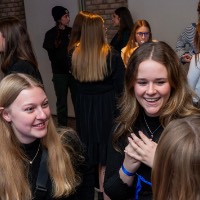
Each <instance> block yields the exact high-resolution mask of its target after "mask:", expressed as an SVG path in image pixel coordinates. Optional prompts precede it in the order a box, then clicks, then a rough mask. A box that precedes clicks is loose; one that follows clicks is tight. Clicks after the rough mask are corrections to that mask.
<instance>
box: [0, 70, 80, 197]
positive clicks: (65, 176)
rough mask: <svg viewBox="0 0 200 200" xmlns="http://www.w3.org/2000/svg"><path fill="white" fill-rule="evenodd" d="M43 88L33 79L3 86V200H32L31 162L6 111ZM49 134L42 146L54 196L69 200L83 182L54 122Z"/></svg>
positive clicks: (10, 80) (17, 78)
mask: <svg viewBox="0 0 200 200" xmlns="http://www.w3.org/2000/svg"><path fill="white" fill-rule="evenodd" d="M32 87H40V88H42V89H43V90H44V88H43V85H41V84H40V83H38V82H37V81H36V80H34V79H33V78H32V77H30V76H29V75H25V74H11V75H8V76H7V77H5V78H4V79H3V80H2V81H1V83H0V107H1V113H0V114H1V115H0V129H1V137H0V151H1V156H0V169H1V170H0V176H1V178H0V198H1V199H5V200H29V199H31V198H32V194H31V189H30V185H29V183H28V171H29V168H28V161H27V158H26V157H25V153H24V152H23V151H22V148H21V147H20V145H21V144H20V142H19V140H18V139H17V137H16V136H15V134H14V132H13V129H12V127H11V124H10V123H9V122H7V121H6V120H4V118H3V116H2V112H3V109H5V108H7V107H9V106H10V105H11V104H12V103H13V102H14V101H15V99H16V98H17V96H18V95H19V93H20V92H21V91H22V90H24V89H28V88H32ZM47 131H48V134H46V136H45V137H44V138H42V139H41V146H42V147H43V148H46V149H47V150H48V155H49V156H48V161H47V162H48V170H49V175H50V178H51V180H52V188H53V196H54V197H61V196H68V195H69V194H70V193H72V192H74V191H75V187H76V186H77V184H78V182H79V180H78V177H76V174H75V171H74V168H73V165H72V161H71V158H70V154H69V153H68V151H67V150H66V148H65V147H64V145H63V144H62V143H61V138H60V136H59V134H57V131H56V128H55V126H54V123H53V119H52V118H50V120H49V124H48V130H47Z"/></svg>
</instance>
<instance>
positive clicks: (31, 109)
mask: <svg viewBox="0 0 200 200" xmlns="http://www.w3.org/2000/svg"><path fill="white" fill-rule="evenodd" d="M33 110H34V107H33V106H30V107H27V108H25V111H26V112H29V113H31V112H33Z"/></svg>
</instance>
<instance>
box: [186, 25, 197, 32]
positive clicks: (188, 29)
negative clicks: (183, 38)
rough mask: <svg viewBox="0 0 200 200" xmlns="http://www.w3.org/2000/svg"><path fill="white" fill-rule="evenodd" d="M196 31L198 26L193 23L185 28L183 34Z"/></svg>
mask: <svg viewBox="0 0 200 200" xmlns="http://www.w3.org/2000/svg"><path fill="white" fill-rule="evenodd" d="M194 31H196V24H195V23H191V24H189V25H188V26H187V27H186V28H185V30H184V31H183V33H185V32H186V33H187V32H189V33H190V32H194Z"/></svg>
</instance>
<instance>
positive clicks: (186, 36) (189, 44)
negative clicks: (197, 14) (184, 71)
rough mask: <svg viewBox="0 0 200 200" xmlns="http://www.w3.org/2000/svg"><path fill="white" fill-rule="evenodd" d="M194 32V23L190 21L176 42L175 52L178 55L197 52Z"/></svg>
mask: <svg viewBox="0 0 200 200" xmlns="http://www.w3.org/2000/svg"><path fill="white" fill-rule="evenodd" d="M195 32H196V24H195V23H192V24H190V25H189V26H187V27H186V28H185V29H184V31H183V32H182V33H181V35H180V36H179V38H178V40H177V42H176V52H177V54H178V56H179V57H181V56H182V55H184V54H185V53H189V54H190V55H193V54H195V53H197V52H196V49H195V47H194V36H195Z"/></svg>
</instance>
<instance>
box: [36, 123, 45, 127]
mask: <svg viewBox="0 0 200 200" xmlns="http://www.w3.org/2000/svg"><path fill="white" fill-rule="evenodd" d="M35 126H38V127H41V126H44V123H40V124H37V125H35Z"/></svg>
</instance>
